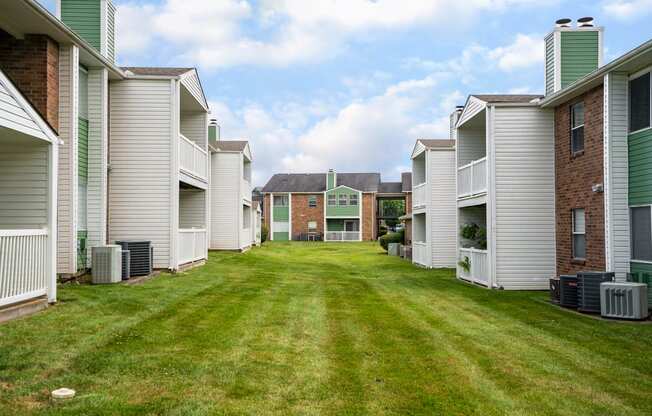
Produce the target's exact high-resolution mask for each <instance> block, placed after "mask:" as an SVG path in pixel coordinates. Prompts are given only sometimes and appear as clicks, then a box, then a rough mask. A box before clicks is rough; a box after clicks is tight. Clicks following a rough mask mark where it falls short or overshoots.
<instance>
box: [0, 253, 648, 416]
mask: <svg viewBox="0 0 652 416" xmlns="http://www.w3.org/2000/svg"><path fill="white" fill-rule="evenodd" d="M59 298H60V302H59V303H58V304H57V305H56V306H54V307H51V308H49V309H48V310H47V311H45V312H42V313H40V314H38V315H35V316H32V317H30V318H26V319H23V320H19V321H14V322H10V323H8V324H4V325H0V414H12V415H13V414H19V415H22V414H62V415H68V414H80V415H81V414H83V415H99V414H120V415H122V414H170V415H203V414H242V415H245V414H246V415H250V414H276V415H286V414H301V415H311V414H328V415H343V414H349V415H353V414H368V415H382V414H395V415H407V414H412V415H415V414H423V415H432V414H437V415H442V414H443V415H462V414H478V415H506V414H509V415H548V414H562V415H619V416H620V415H650V414H652V325H641V324H633V323H618V322H606V321H600V320H596V319H593V318H590V317H585V316H580V315H576V314H573V313H569V312H565V311H561V310H559V309H557V308H555V307H552V306H550V305H549V304H547V303H546V294H545V293H533V292H526V293H523V292H521V293H514V292H501V291H487V290H484V289H481V288H478V287H474V286H471V285H468V284H465V283H462V282H459V281H456V280H455V279H454V278H453V272H452V271H450V270H443V271H427V270H421V269H417V268H415V267H413V266H412V265H410V264H409V263H407V262H403V261H401V260H399V259H397V258H389V257H387V256H385V255H383V254H382V253H381V252H380V250H379V249H378V248H377V246H376V245H372V244H367V243H360V244H358V243H349V244H322V243H306V244H301V243H275V244H269V245H267V246H265V247H264V248H259V249H255V250H253V251H252V252H249V253H247V254H244V255H241V254H234V253H213V254H211V256H210V261H209V264H208V265H207V266H205V267H202V268H199V269H195V270H193V271H191V272H188V273H180V274H177V275H175V276H169V275H163V276H161V277H159V278H156V279H154V280H152V281H149V282H147V283H145V284H143V285H138V286H123V285H119V286H101V287H98V286H85V285H81V286H79V285H68V286H64V287H61V288H60V291H59ZM61 386H67V387H71V388H74V389H75V390H77V397H76V398H75V399H74V400H72V401H70V402H66V403H56V404H50V402H49V400H48V392H49V391H50V390H52V389H54V388H57V387H61Z"/></svg>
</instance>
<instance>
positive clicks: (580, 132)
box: [571, 127, 584, 153]
mask: <svg viewBox="0 0 652 416" xmlns="http://www.w3.org/2000/svg"><path fill="white" fill-rule="evenodd" d="M571 135H572V140H571V147H572V152H573V153H577V152H581V151H582V150H584V127H578V128H576V129H574V130H573V131H572V132H571Z"/></svg>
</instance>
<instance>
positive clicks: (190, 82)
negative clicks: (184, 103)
mask: <svg viewBox="0 0 652 416" xmlns="http://www.w3.org/2000/svg"><path fill="white" fill-rule="evenodd" d="M181 84H183V86H184V87H186V89H187V90H188V91H189V92H190V94H192V96H193V97H195V99H196V100H197V101H198V102H200V103H201V104H202V105H204V106H205V105H206V99H205V98H204V93H203V91H202V87H201V82H200V81H199V77H198V76H197V72H196V71H194V70H193V71H192V73H191V74H184V75H183V76H182V80H181Z"/></svg>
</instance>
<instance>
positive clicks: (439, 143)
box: [419, 139, 455, 149]
mask: <svg viewBox="0 0 652 416" xmlns="http://www.w3.org/2000/svg"><path fill="white" fill-rule="evenodd" d="M419 141H420V142H421V143H423V145H424V146H425V147H427V148H428V149H451V148H454V147H455V140H450V139H435V140H431V139H419Z"/></svg>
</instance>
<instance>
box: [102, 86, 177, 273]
mask: <svg viewBox="0 0 652 416" xmlns="http://www.w3.org/2000/svg"><path fill="white" fill-rule="evenodd" d="M110 89H111V93H110V95H109V97H110V109H111V113H110V114H111V117H110V132H111V160H110V163H111V173H110V176H109V187H110V189H109V198H110V201H109V224H110V228H109V240H110V241H111V242H113V241H115V240H126V239H138V240H150V241H152V244H153V246H154V267H155V268H173V267H176V265H173V264H171V255H170V254H171V253H170V251H171V238H176V236H172V231H171V229H172V225H171V224H172V218H171V215H172V214H171V201H172V200H173V199H174V203H175V204H176V203H177V202H176V195H171V192H172V189H174V186H178V183H177V179H176V178H175V177H174V176H173V175H172V173H171V166H174V163H173V162H174V161H173V160H172V153H171V152H172V146H177V145H178V142H177V140H172V136H171V134H172V128H173V120H174V119H175V115H174V114H173V105H172V97H173V95H172V90H173V88H172V85H171V82H170V81H169V80H126V81H118V82H112V83H111V87H110ZM177 119H178V118H177Z"/></svg>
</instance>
